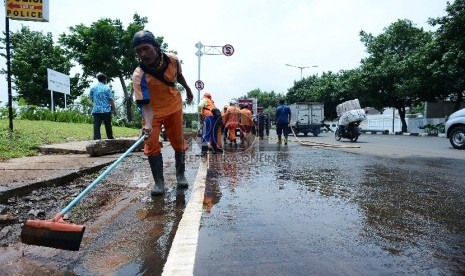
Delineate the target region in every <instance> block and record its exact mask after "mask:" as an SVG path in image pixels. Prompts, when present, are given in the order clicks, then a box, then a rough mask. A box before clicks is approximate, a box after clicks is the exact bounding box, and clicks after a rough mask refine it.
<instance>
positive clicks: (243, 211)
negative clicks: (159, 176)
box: [0, 134, 465, 275]
mask: <svg viewBox="0 0 465 276" xmlns="http://www.w3.org/2000/svg"><path fill="white" fill-rule="evenodd" d="M380 138H381V137H379V136H373V137H371V136H370V137H368V136H361V137H360V145H361V148H359V149H327V148H314V147H309V146H300V145H298V144H297V143H296V142H295V141H292V142H291V143H290V144H289V145H288V146H277V145H276V144H274V143H273V142H274V140H270V143H266V142H263V141H262V142H261V143H260V145H258V144H256V143H255V144H253V146H252V147H251V148H249V149H247V150H245V148H239V149H238V151H239V152H237V150H235V149H231V150H229V152H226V153H225V155H224V156H223V157H222V158H220V159H217V160H215V161H214V162H209V168H208V170H207V181H206V185H205V194H204V200H203V203H204V204H203V214H202V218H201V226H200V229H199V240H198V241H199V243H198V247H197V251H196V259H195V267H194V275H315V274H316V275H322V274H324V275H392V274H415V275H463V274H464V273H465V210H464V208H463V206H465V185H464V184H463V183H464V181H463V175H464V174H463V168H464V167H465V166H464V165H465V157H463V158H460V157H461V156H459V155H457V152H460V151H454V150H452V149H449V151H453V153H452V152H451V154H450V155H451V156H454V159H452V158H448V156H447V153H448V151H447V147H448V145H447V141H446V140H445V139H438V138H434V139H438V140H434V139H431V140H418V139H423V138H419V137H415V138H414V139H417V140H410V139H408V138H411V137H391V136H389V137H384V138H383V139H390V138H393V139H398V140H399V141H400V142H399V141H397V142H393V143H391V142H392V140H387V142H386V143H387V144H386V145H385V146H384V144H382V143H381V142H380V141H377V140H376V139H380ZM404 138H407V139H404ZM428 138H429V137H428ZM428 138H426V139H428ZM299 139H303V140H305V139H307V140H316V139H321V140H319V141H325V139H327V140H326V141H327V142H330V143H337V142H335V141H334V140H333V139H332V136H330V134H328V135H322V136H321V137H316V138H313V137H307V138H301V137H299ZM403 141H404V142H403ZM424 142H427V143H433V144H436V147H439V146H444V147H445V149H444V150H445V151H444V153H442V157H438V156H437V155H441V152H438V153H436V152H434V151H430V153H428V147H430V146H423V143H424ZM343 143H344V142H341V144H343ZM409 143H413V145H415V144H416V145H417V146H416V147H415V148H413V146H412V145H409ZM375 144H378V145H379V144H382V145H383V146H381V147H380V146H374V145H375ZM390 144H391V145H392V146H389V145H390ZM396 144H398V145H399V147H395V145H396ZM401 145H407V146H406V147H407V148H408V147H410V148H412V150H413V151H415V149H420V148H423V147H424V148H425V150H424V151H421V152H422V153H421V154H419V153H418V152H417V151H416V153H415V154H410V155H409V154H408V153H407V150H406V149H405V148H403V146H401ZM369 146H371V147H373V149H370V148H369ZM367 148H368V149H367ZM375 148H378V150H380V149H379V148H381V149H383V148H384V149H388V154H386V153H383V152H382V150H381V152H377V150H376V149H375ZM196 150H198V149H194V150H193V151H191V152H189V153H188V164H187V178H188V180H189V182H190V183H193V182H194V180H195V177H196V174H197V169H198V161H199V159H198V158H197V157H196V156H195V153H196ZM164 151H167V152H166V153H167V154H165V158H166V160H168V162H167V164H165V179H166V180H167V183H173V182H174V164H173V160H172V158H171V157H170V154H171V153H172V152H170V149H169V147H168V148H165V149H164ZM346 151H348V152H346ZM396 151H397V152H396ZM461 153H465V152H461ZM444 154H446V156H444ZM428 155H431V156H430V157H428ZM383 156H394V157H393V158H391V157H383ZM455 156H458V157H459V158H455ZM462 156H463V155H462ZM107 181H110V182H112V183H118V184H120V185H124V187H125V189H123V191H122V192H121V194H120V196H119V197H118V199H117V200H115V201H112V202H108V204H107V205H106V207H104V208H102V210H100V211H99V212H98V215H97V214H96V218H95V221H93V222H89V223H86V226H87V227H88V229H87V230H86V231H87V232H86V235H85V240H84V241H83V243H82V247H81V251H79V252H65V251H60V250H55V249H48V248H45V249H44V248H40V247H34V246H32V247H24V246H21V245H17V246H16V249H14V248H12V250H16V253H14V252H13V253H11V252H9V253H8V254H11V256H12V257H13V258H10V260H8V263H7V264H8V266H2V267H3V268H2V269H0V271H3V272H6V273H8V272H11V273H14V274H15V275H30V273H31V271H34V274H36V275H64V274H66V275H160V274H161V272H162V270H163V265H164V262H165V261H166V258H167V255H168V253H169V250H170V246H171V242H172V240H173V236H174V235H175V232H176V228H177V225H178V223H179V220H180V218H181V216H182V214H183V212H184V208H185V203H186V200H188V199H189V197H190V193H191V189H192V186H191V187H190V188H189V189H188V190H177V189H176V188H175V187H174V185H171V184H168V185H167V194H166V195H165V197H163V198H155V199H152V198H150V196H148V190H149V189H150V185H151V184H150V181H151V176H150V175H149V174H148V164H147V162H146V160H145V158H144V157H143V156H141V155H138V154H136V155H133V156H131V157H130V158H128V159H127V160H126V161H125V162H123V164H122V165H121V167H119V168H118V169H117V170H115V171H114V172H112V173H111V174H110V175H109V176H108V179H107ZM3 254H4V251H2V255H3ZM5 254H6V253H5ZM14 254H16V255H17V256H16V255H14ZM21 254H23V256H21ZM5 256H6V255H3V257H2V258H0V259H1V260H6V258H5V259H4V257H5ZM15 256H16V257H15ZM11 260H13V263H11V262H12V261H11ZM5 262H6V261H5ZM7 275H8V274H7Z"/></svg>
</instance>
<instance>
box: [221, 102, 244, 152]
mask: <svg viewBox="0 0 465 276" xmlns="http://www.w3.org/2000/svg"><path fill="white" fill-rule="evenodd" d="M224 117H225V122H226V128H227V129H228V141H229V145H230V146H232V145H233V144H234V145H235V146H237V142H236V129H237V128H238V127H239V120H240V118H239V117H240V111H239V109H238V108H237V107H236V101H235V100H232V101H231V102H230V103H229V107H228V109H227V111H226V115H225V116H224Z"/></svg>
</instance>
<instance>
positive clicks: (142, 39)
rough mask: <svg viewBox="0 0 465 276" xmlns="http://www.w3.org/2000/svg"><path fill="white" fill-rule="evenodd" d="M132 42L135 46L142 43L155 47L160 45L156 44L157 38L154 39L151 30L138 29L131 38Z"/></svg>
mask: <svg viewBox="0 0 465 276" xmlns="http://www.w3.org/2000/svg"><path fill="white" fill-rule="evenodd" d="M132 43H133V45H134V47H137V46H139V45H141V44H144V43H149V44H152V45H153V46H155V47H158V46H160V44H158V42H157V40H156V39H155V36H154V35H153V34H152V33H151V32H149V31H146V30H143V31H138V32H137V33H135V34H134V38H133V39H132Z"/></svg>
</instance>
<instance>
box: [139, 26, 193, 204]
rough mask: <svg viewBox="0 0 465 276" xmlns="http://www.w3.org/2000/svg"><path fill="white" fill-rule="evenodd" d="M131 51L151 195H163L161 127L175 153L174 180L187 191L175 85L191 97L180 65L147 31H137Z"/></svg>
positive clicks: (184, 146) (189, 100)
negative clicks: (135, 62) (136, 61)
mask: <svg viewBox="0 0 465 276" xmlns="http://www.w3.org/2000/svg"><path fill="white" fill-rule="evenodd" d="M133 44H134V49H135V51H136V54H137V57H138V58H139V59H140V61H141V62H140V64H139V66H138V67H137V68H136V70H135V71H134V73H133V76H132V83H133V88H134V95H135V98H136V102H137V105H138V106H139V109H140V110H141V112H142V118H143V122H142V126H143V132H144V134H145V135H146V136H147V139H146V140H145V147H144V154H145V155H146V156H147V157H148V161H149V164H150V169H151V171H152V175H153V179H154V180H155V185H154V187H153V188H152V190H151V194H152V196H159V195H163V194H164V192H165V191H164V188H165V180H164V177H163V157H162V153H161V147H160V144H159V138H158V137H159V135H160V129H161V126H162V125H164V127H165V131H166V133H167V135H168V139H169V140H170V143H171V146H172V147H173V149H174V151H175V155H174V156H175V166H176V181H177V186H178V187H180V188H187V186H188V182H187V180H186V178H185V176H184V171H185V164H184V161H185V158H184V154H185V151H186V149H187V147H188V145H187V143H186V141H185V139H184V135H183V129H182V128H183V118H182V117H183V116H182V98H181V93H180V92H179V90H178V89H177V88H176V85H175V84H176V83H179V84H181V85H182V86H183V87H184V88H185V89H186V93H187V99H186V102H187V103H190V102H191V101H192V99H193V97H194V96H193V94H192V91H191V89H190V88H189V86H188V85H187V82H186V80H185V79H184V76H183V74H182V70H181V64H180V62H179V60H178V58H177V57H176V56H175V55H173V54H166V53H164V52H162V51H161V49H160V44H159V43H158V41H157V40H156V39H155V36H154V35H153V34H152V33H151V32H149V31H140V32H137V33H136V34H135V35H134V38H133Z"/></svg>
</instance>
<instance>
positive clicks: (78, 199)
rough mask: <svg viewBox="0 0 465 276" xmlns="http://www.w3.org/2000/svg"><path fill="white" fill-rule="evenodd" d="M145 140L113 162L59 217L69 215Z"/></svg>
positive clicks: (135, 144)
mask: <svg viewBox="0 0 465 276" xmlns="http://www.w3.org/2000/svg"><path fill="white" fill-rule="evenodd" d="M144 139H145V136H144V135H142V136H141V137H140V138H139V140H137V141H136V143H134V145H132V146H131V147H130V148H129V149H128V150H127V151H126V152H125V153H124V154H123V155H121V156H120V157H119V158H118V159H117V160H116V161H115V162H113V164H111V165H110V166H109V167H108V168H107V169H106V170H105V171H104V172H103V173H102V174H101V175H99V177H97V179H95V180H94V182H92V183H91V184H90V185H89V186H87V188H86V189H85V190H84V191H82V192H81V193H80V194H79V195H78V196H77V197H76V198H75V199H73V201H71V202H70V203H69V204H68V205H67V206H66V207H65V208H63V210H61V212H60V213H58V214H57V215H60V217H61V216H63V215H64V214H66V213H68V211H69V210H70V209H71V208H73V207H74V205H76V204H77V203H78V202H79V201H81V199H82V198H83V197H84V196H85V195H87V193H88V192H89V191H90V190H92V188H94V186H95V185H97V184H98V183H100V181H102V179H103V178H104V177H105V176H106V175H107V174H108V173H109V172H111V171H112V170H113V169H114V168H115V167H116V166H117V165H118V164H119V163H121V161H123V159H124V158H126V156H128V155H129V154H130V153H131V152H132V151H133V150H134V149H135V148H136V147H137V146H138V145H139V144H140V143H142V141H144Z"/></svg>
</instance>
